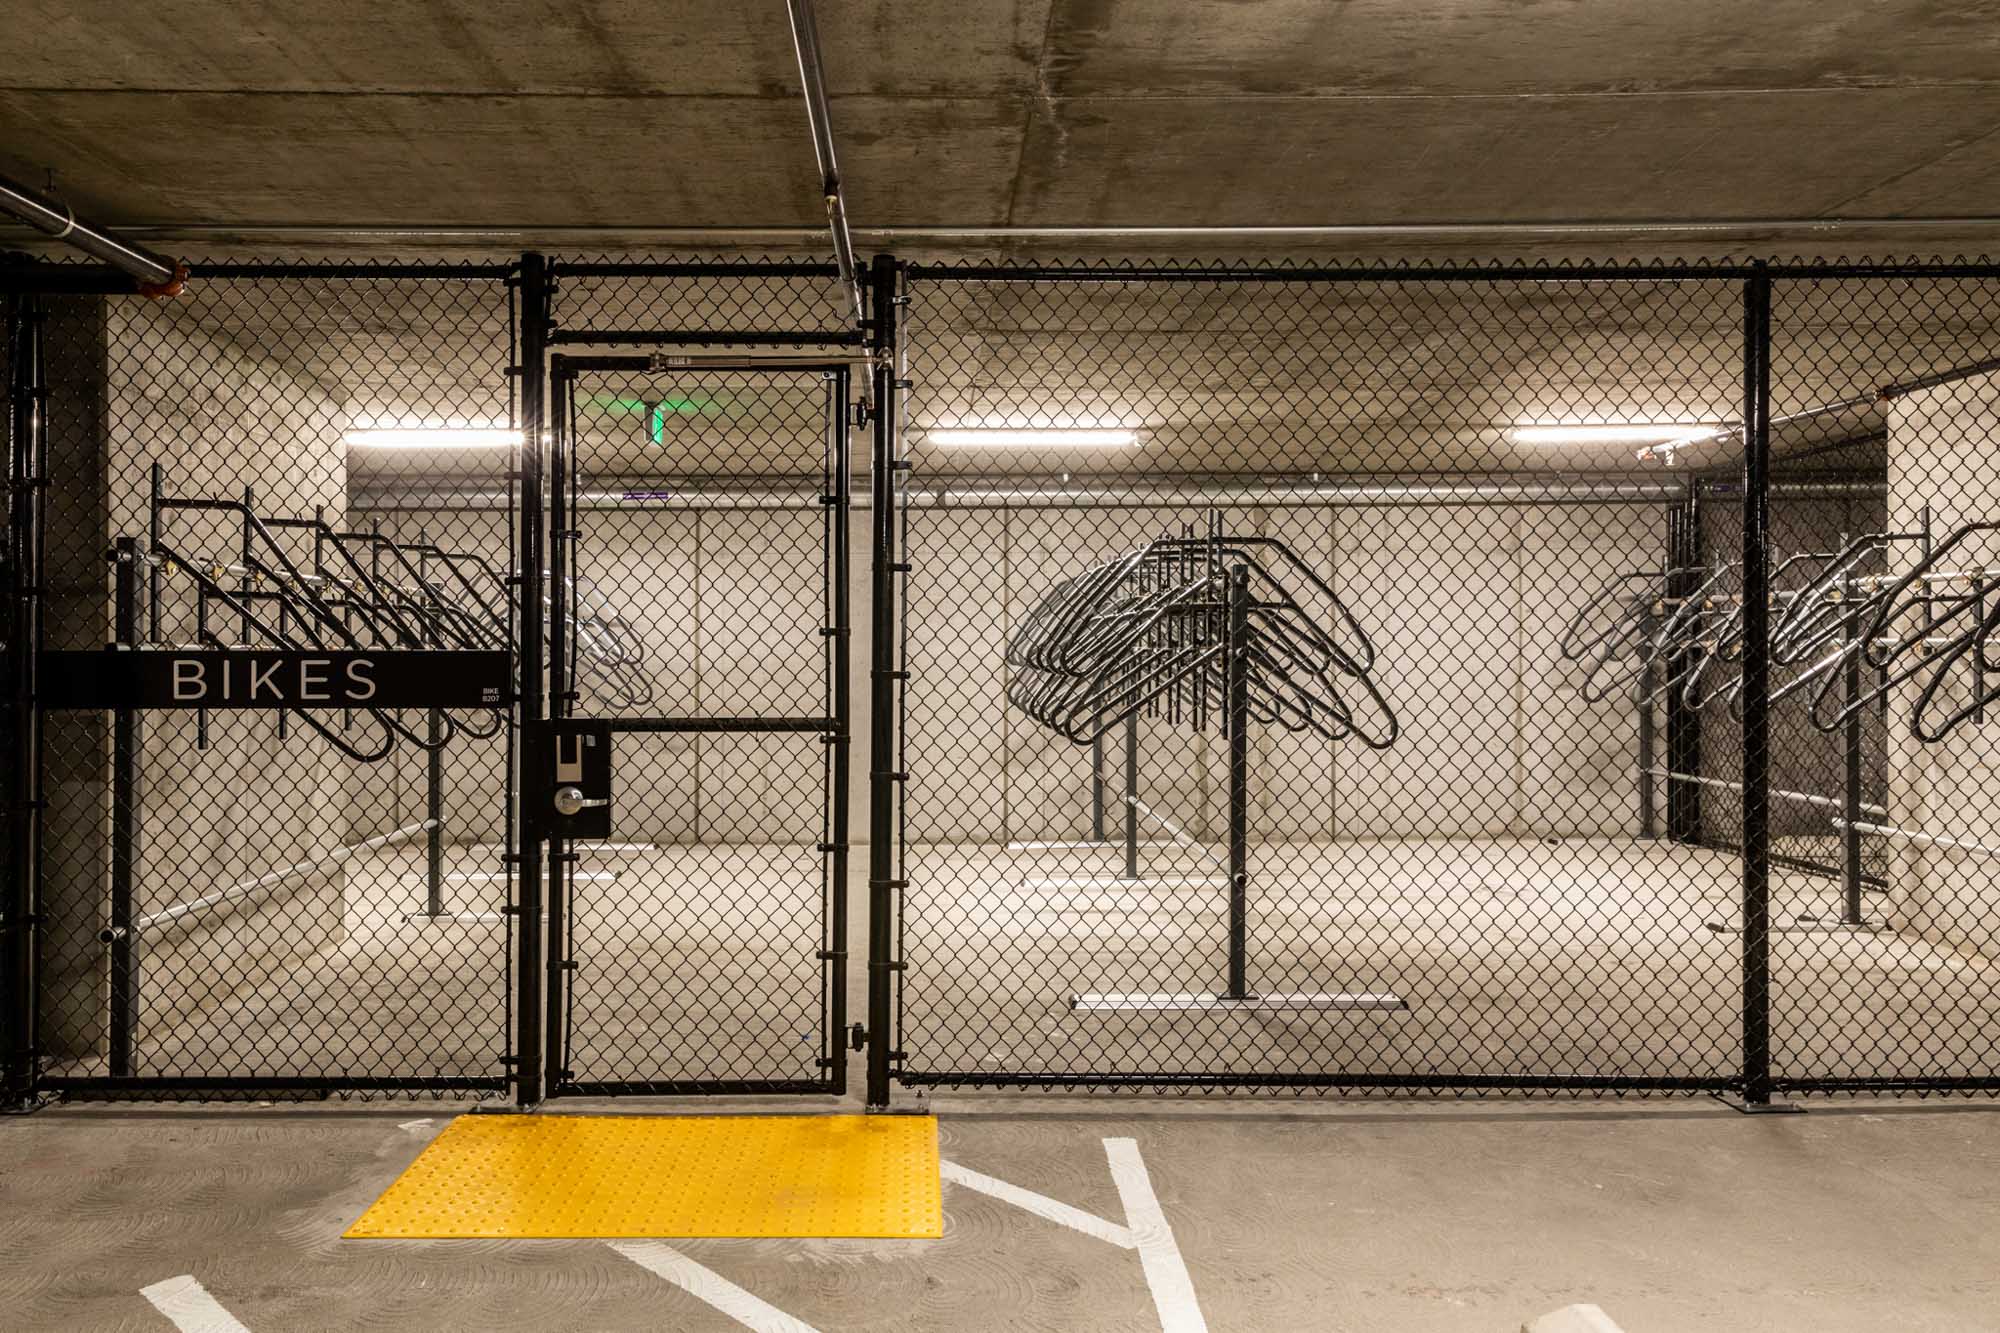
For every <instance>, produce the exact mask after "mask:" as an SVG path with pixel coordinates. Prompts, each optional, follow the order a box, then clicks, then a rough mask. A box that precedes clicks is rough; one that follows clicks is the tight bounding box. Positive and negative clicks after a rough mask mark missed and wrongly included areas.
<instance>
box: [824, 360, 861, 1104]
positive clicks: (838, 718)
mask: <svg viewBox="0 0 2000 1333" xmlns="http://www.w3.org/2000/svg"><path fill="white" fill-rule="evenodd" d="M849 383H850V381H849V376H848V373H847V372H846V371H842V372H840V373H838V374H835V375H829V376H828V377H827V414H826V415H827V431H828V440H827V451H828V453H829V455H830V457H829V459H828V462H829V464H830V472H831V477H830V480H831V482H832V485H831V487H830V488H829V490H828V492H827V500H828V503H826V504H825V505H824V511H825V514H826V520H825V521H826V550H827V554H828V557H829V558H828V561H827V593H828V597H827V602H828V605H827V623H826V626H825V629H826V638H827V658H828V662H827V665H828V671H827V690H828V692H829V694H830V695H831V696H832V697H831V698H830V699H829V700H828V701H827V703H828V707H827V716H828V717H830V718H832V719H833V730H832V731H831V732H830V733H828V735H827V736H826V737H825V741H826V751H827V761H826V762H827V779H828V784H827V785H828V788H829V798H830V799H829V801H828V807H829V808H828V811H827V820H826V832H827V838H826V847H825V849H824V850H825V854H826V858H827V868H826V882H827V926H826V940H827V943H826V956H825V961H826V965H827V971H826V1004H827V1021H826V1031H827V1036H828V1044H827V1051H826V1056H825V1059H826V1060H827V1062H828V1063H827V1081H828V1083H829V1084H830V1085H831V1086H832V1087H833V1088H834V1089H835V1090H837V1091H840V1092H845V1091H846V1090H847V858H848V851H849V848H848V835H849V829H848V824H849V822H850V820H849V815H848V807H849V804H850V802H849V797H848V785H847V783H848V757H849V755H850V753H851V752H852V750H853V735H852V733H853V725H854V724H853V718H852V703H853V699H852V695H853V684H852V680H851V675H852V672H851V664H850V658H849V655H848V644H849V642H850V641H851V640H852V638H853V633H854V629H853V617H852V610H851V607H850V598H851V596H852V593H851V589H850V586H849V582H848V548H847V543H848V532H847V524H848V515H849V511H850V509H851V508H852V502H853V492H854V462H853V458H852V456H851V455H850V453H849V446H850V442H849V439H848V433H847V422H848V414H849V410H850V409H849V407H848V400H849V398H850V397H851V394H850V392H849Z"/></svg>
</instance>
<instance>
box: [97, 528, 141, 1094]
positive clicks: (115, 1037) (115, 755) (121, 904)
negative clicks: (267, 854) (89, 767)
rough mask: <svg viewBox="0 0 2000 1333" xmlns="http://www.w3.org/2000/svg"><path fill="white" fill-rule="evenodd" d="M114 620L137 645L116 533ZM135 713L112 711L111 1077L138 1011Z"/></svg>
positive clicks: (135, 586) (129, 572)
mask: <svg viewBox="0 0 2000 1333" xmlns="http://www.w3.org/2000/svg"><path fill="white" fill-rule="evenodd" d="M112 558H113V562H114V563H113V570H112V575H113V585H114V594H113V596H114V601H113V618H114V622H115V623H114V626H113V628H114V633H115V635H116V640H115V641H116V643H117V645H118V646H119V647H120V648H123V649H128V650H129V649H132V648H136V647H137V646H138V643H139V544H138V542H137V541H136V540H134V539H133V538H131V537H120V538H119V539H118V543H117V546H116V548H115V550H114V551H113V555H112ZM139 725H140V724H139V714H138V712H137V710H135V709H131V708H118V709H114V710H112V714H111V902H110V905H109V912H108V916H109V923H108V924H109V927H110V928H109V930H108V931H106V934H107V935H108V936H109V938H110V954H111V956H110V959H109V971H110V974H111V975H110V988H111V994H110V1004H109V1008H110V1012H109V1014H108V1016H107V1017H108V1021H107V1024H106V1033H105V1044H106V1048H107V1054H108V1057H109V1065H110V1071H111V1075H112V1077H114V1078H123V1077H126V1076H127V1075H129V1074H131V1072H132V1029H133V1026H134V1023H135V1021H136V1018H137V1014H138V991H139V968H138V957H137V949H138V944H139V942H138V941H137V940H136V939H134V938H133V936H132V885H133V878H134V873H135V871H136V870H137V867H138V864H139V815H140V810H141V801H142V799H143V797H142V796H141V793H140V790H139V744H140V739H139Z"/></svg>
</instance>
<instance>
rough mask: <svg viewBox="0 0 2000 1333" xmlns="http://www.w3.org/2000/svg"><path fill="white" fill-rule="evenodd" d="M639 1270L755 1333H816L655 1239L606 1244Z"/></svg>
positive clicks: (615, 1241)
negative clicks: (674, 1287) (683, 1292)
mask: <svg viewBox="0 0 2000 1333" xmlns="http://www.w3.org/2000/svg"><path fill="white" fill-rule="evenodd" d="M605 1244H607V1245H609V1246H610V1247H611V1248H612V1249H614V1250H616V1251H618V1253H620V1254H622V1255H624V1256H625V1257H626V1258H627V1259H630V1260H631V1261H632V1262H633V1263H635V1264H637V1265H639V1267H641V1268H643V1269H645V1270H646V1271H647V1272H649V1273H652V1274H654V1275H655V1276H657V1277H663V1278H665V1279H666V1280H667V1281H669V1282H671V1283H673V1284H674V1285H675V1286H677V1287H679V1288H680V1289H681V1290H682V1291H685V1292H686V1293H687V1294H688V1295H690V1296H692V1297H694V1298H695V1299H696V1300H698V1301H702V1302H704V1303H706V1304H708V1305H711V1306H713V1307H714V1308H715V1309H717V1310H720V1311H721V1312H722V1313H724V1314H726V1315H728V1316H729V1317H730V1318H731V1319H734V1320H735V1321H736V1322H737V1323H739V1324H741V1325H743V1327H745V1328H748V1329H754V1330H756V1333H816V1331H815V1330H814V1328H813V1326H812V1325H811V1324H806V1323H801V1322H800V1321H799V1320H796V1319H794V1318H792V1317H791V1316H790V1315H788V1314H786V1313H785V1312H784V1311H783V1310H780V1309H779V1308H778V1307H777V1306H775V1305H772V1304H770V1303H768V1302H766V1301H765V1300H763V1299H762V1298H761V1297H758V1296H753V1295H751V1294H750V1293H749V1292H747V1291H745V1290H743V1288H741V1287H739V1286H737V1285H736V1284H735V1283H734V1282H731V1281H730V1280H729V1279H728V1278H726V1277H724V1276H722V1274H720V1273H717V1272H715V1271H713V1270H711V1269H707V1268H703V1267H702V1266H701V1265H700V1264H698V1263H696V1262H695V1261H694V1260H692V1259H690V1258H688V1257H687V1256H686V1255H685V1254H682V1253H681V1252H680V1251H679V1250H676V1249H673V1248H671V1247H670V1246H666V1245H662V1244H661V1243H660V1242H659V1241H656V1240H611V1241H606V1242H605Z"/></svg>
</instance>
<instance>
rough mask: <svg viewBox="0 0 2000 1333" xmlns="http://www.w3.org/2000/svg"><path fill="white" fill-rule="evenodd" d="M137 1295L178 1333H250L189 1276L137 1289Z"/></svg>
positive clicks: (182, 1275) (189, 1274)
mask: <svg viewBox="0 0 2000 1333" xmlns="http://www.w3.org/2000/svg"><path fill="white" fill-rule="evenodd" d="M139 1294H140V1295H141V1296H144V1297H145V1298H146V1299H147V1300H149V1301H151V1302H152V1303H153V1308H154V1309H155V1310H158V1311H159V1312H160V1313H161V1314H163V1315H165V1316H166V1317H167V1318H169V1319H171V1320H173V1322H174V1327H175V1328H177V1329H179V1330H180V1331H181V1333H250V1330H249V1329H247V1328H245V1327H243V1325H242V1324H240V1323H238V1322H237V1320H236V1316H235V1315H233V1314H231V1313H229V1311H227V1310H225V1309H223V1308H222V1306H221V1305H219V1304H217V1302H216V1299H215V1297H213V1296H211V1295H209V1294H208V1289H207V1288H206V1287H204V1286H202V1285H201V1283H199V1282H197V1281H195V1280H194V1275H193V1274H192V1273H183V1274H181V1275H180V1276H179V1277H170V1278H167V1279H165V1280H164V1281H161V1282H155V1283H154V1284H153V1285H152V1286H150V1287H141V1288H140V1289H139Z"/></svg>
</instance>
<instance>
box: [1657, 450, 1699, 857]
mask: <svg viewBox="0 0 2000 1333" xmlns="http://www.w3.org/2000/svg"><path fill="white" fill-rule="evenodd" d="M1667 547H1668V549H1667V567H1668V569H1669V570H1670V571H1671V574H1670V577H1669V578H1668V579H1667V588H1666V591H1667V596H1668V598H1669V599H1671V600H1670V602H1669V607H1670V608H1671V607H1678V606H1679V605H1681V601H1680V599H1682V598H1687V597H1692V596H1693V595H1694V593H1695V590H1696V589H1697V588H1698V587H1700V585H1701V565H1702V560H1703V558H1704V552H1703V550H1702V538H1701V496H1700V493H1699V491H1698V490H1697V489H1696V487H1695V485H1694V483H1692V482H1690V483H1689V485H1688V493H1687V498H1686V499H1685V500H1683V501H1682V502H1681V503H1680V504H1679V505H1677V506H1675V507H1674V508H1673V509H1672V510H1670V511H1669V512H1668V515H1667ZM1689 667H1690V662H1689V659H1688V656H1687V652H1686V650H1683V651H1682V652H1679V653H1676V654H1675V655H1674V656H1673V657H1672V658H1671V659H1670V660H1669V661H1668V662H1667V664H1666V673H1665V677H1664V680H1663V682H1662V683H1663V684H1664V685H1665V686H1666V691H1667V719H1666V721H1667V772H1668V773H1670V774H1691V775H1696V776H1698V775H1699V774H1700V773H1701V713H1700V711H1699V710H1698V709H1694V708H1690V707H1689V706H1688V703H1687V700H1686V698H1685V697H1684V695H1683V692H1682V689H1681V687H1682V686H1683V685H1685V684H1686V675H1687V672H1688V670H1689ZM1701 832H1702V829H1701V787H1700V785H1699V784H1697V783H1693V782H1682V781H1676V780H1674V779H1672V778H1669V779H1668V781H1667V837H1668V839H1669V840H1670V841H1673V842H1680V843H1690V844H1693V843H1699V842H1700V841H1701Z"/></svg>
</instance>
